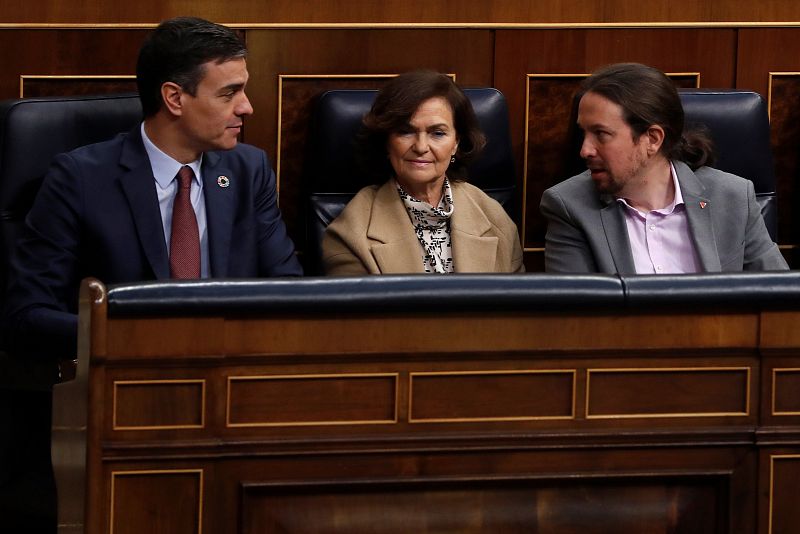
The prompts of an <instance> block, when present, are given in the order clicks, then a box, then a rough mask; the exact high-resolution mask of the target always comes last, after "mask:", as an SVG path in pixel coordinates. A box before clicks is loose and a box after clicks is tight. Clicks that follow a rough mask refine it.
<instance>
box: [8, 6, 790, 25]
mask: <svg viewBox="0 0 800 534" xmlns="http://www.w3.org/2000/svg"><path fill="white" fill-rule="evenodd" d="M187 14H191V15H198V16H202V17H206V18H209V19H212V20H217V21H222V22H231V23H259V22H260V23H264V22H267V23H299V24H312V23H353V22H357V23H400V22H405V23H436V22H439V23H442V22H444V23H543V22H544V23H548V22H549V23H576V22H648V21H657V22H676V23H682V22H706V21H719V22H727V21H796V20H798V19H800V8H798V6H797V5H796V4H795V3H794V2H787V1H785V0H762V1H761V2H758V3H754V2H745V1H741V0H720V1H715V2H695V1H692V0H672V1H670V2H648V3H643V2H637V1H635V0H603V1H595V2H565V1H563V0H545V1H537V0H503V1H497V0H462V1H460V2H456V3H445V2H441V3H440V2H424V1H421V0H411V1H408V0H405V1H403V0H385V1H383V2H374V1H373V0H349V1H348V2H344V3H342V2H338V3H337V2H329V1H326V0H307V1H305V2H300V3H298V2H294V1H292V0H271V1H270V2H269V3H264V2H263V1H260V0H236V1H234V2H228V3H223V2H219V0H195V1H193V2H192V3H191V4H186V3H185V2H180V1H177V0H169V1H161V2H159V1H157V0H142V1H141V2H137V3H133V4H124V5H122V4H115V3H105V2H88V3H80V4H76V5H72V4H65V3H64V2H60V1H58V0H37V1H36V2H15V3H13V4H11V5H9V6H6V7H5V8H4V12H3V21H4V22H25V23H31V22H33V23H155V22H157V21H159V20H161V19H164V18H167V17H174V16H178V15H187Z"/></svg>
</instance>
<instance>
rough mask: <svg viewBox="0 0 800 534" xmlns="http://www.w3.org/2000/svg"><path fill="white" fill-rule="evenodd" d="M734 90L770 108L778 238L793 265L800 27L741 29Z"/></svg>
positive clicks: (798, 187)
mask: <svg viewBox="0 0 800 534" xmlns="http://www.w3.org/2000/svg"><path fill="white" fill-rule="evenodd" d="M736 87H741V88H743V89H752V90H754V91H758V92H759V93H761V94H762V95H764V97H765V98H767V100H768V102H769V107H770V128H771V130H772V150H773V155H774V156H775V174H776V177H777V180H778V240H779V243H780V244H781V245H783V246H784V247H785V248H789V249H790V250H791V252H790V253H789V254H787V255H788V256H789V257H790V260H791V263H792V264H793V265H797V263H798V260H800V257H799V256H798V245H799V244H800V223H799V222H798V218H797V217H796V216H794V215H793V212H795V211H796V206H797V205H798V202H800V184H798V179H800V126H799V125H800V28H752V29H742V30H739V44H738V56H737V67H736Z"/></svg>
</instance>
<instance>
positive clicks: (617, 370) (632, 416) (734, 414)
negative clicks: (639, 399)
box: [586, 367, 751, 419]
mask: <svg viewBox="0 0 800 534" xmlns="http://www.w3.org/2000/svg"><path fill="white" fill-rule="evenodd" d="M654 371H655V372H665V373H672V372H680V371H694V372H718V371H731V372H733V371H745V372H746V373H747V386H746V391H745V406H746V410H745V411H744V412H690V413H686V412H683V413H658V412H656V413H633V414H604V415H590V413H589V402H590V400H591V376H592V373H598V374H599V373H620V372H622V373H648V372H654ZM750 371H751V368H750V367H652V368H647V367H636V368H598V369H586V419H664V418H668V417H675V418H679V419H688V418H694V417H720V416H725V417H747V416H749V415H750V375H751V372H750Z"/></svg>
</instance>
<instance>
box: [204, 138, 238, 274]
mask: <svg viewBox="0 0 800 534" xmlns="http://www.w3.org/2000/svg"><path fill="white" fill-rule="evenodd" d="M202 174H203V195H204V196H205V201H206V231H207V232H208V258H209V264H210V270H211V276H213V277H215V278H224V277H226V276H228V261H229V256H230V250H231V238H232V235H231V232H232V229H233V214H234V212H235V210H234V202H235V200H236V198H237V196H238V195H237V194H236V192H237V190H238V188H240V187H241V184H240V183H239V180H237V178H238V177H236V176H233V173H231V171H230V169H227V168H225V167H223V166H222V165H220V157H219V154H216V153H214V152H206V153H205V154H204V155H203V169H202ZM221 177H224V178H227V182H225V180H223V179H222V178H221ZM225 183H227V184H228V185H227V187H223V186H222V185H220V184H225Z"/></svg>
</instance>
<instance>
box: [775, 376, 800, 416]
mask: <svg viewBox="0 0 800 534" xmlns="http://www.w3.org/2000/svg"><path fill="white" fill-rule="evenodd" d="M778 373H800V367H782V368H777V367H776V368H774V369H773V370H772V415H782V416H785V415H800V411H798V412H779V411H778V410H776V409H775V395H776V393H777V387H776V385H775V381H776V379H777V378H778Z"/></svg>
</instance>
